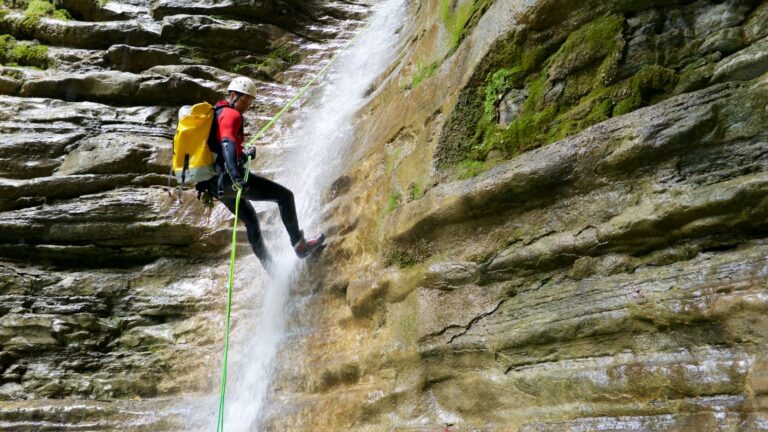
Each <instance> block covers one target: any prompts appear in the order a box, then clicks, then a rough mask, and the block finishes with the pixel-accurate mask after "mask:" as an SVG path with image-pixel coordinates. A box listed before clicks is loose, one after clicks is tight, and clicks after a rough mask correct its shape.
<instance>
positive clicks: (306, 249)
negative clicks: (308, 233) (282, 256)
mask: <svg viewBox="0 0 768 432" xmlns="http://www.w3.org/2000/svg"><path fill="white" fill-rule="evenodd" d="M323 242H325V234H320V236H319V237H317V238H315V239H312V240H305V239H304V234H303V233H302V236H301V240H299V241H298V242H296V244H295V245H293V250H294V251H295V252H296V255H297V256H298V257H299V258H306V257H308V256H310V255H312V252H314V251H316V250H317V249H318V248H320V247H322V246H323Z"/></svg>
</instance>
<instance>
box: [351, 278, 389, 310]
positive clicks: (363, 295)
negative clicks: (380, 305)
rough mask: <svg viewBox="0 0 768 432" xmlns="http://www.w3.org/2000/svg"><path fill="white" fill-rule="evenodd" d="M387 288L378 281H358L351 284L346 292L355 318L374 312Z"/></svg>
mask: <svg viewBox="0 0 768 432" xmlns="http://www.w3.org/2000/svg"><path fill="white" fill-rule="evenodd" d="M384 289H385V287H383V286H381V284H379V283H377V282H376V281H372V280H367V279H357V280H353V281H351V282H350V283H349V285H348V286H347V290H346V298H347V304H348V305H349V307H350V308H351V309H352V313H353V314H355V316H358V317H362V316H366V315H368V314H370V313H372V312H373V311H374V308H375V306H376V305H375V301H376V299H378V298H379V295H380V294H381V293H382V292H383V290H384Z"/></svg>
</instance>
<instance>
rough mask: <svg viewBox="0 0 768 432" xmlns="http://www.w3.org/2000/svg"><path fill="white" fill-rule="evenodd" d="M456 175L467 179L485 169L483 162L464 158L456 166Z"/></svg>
mask: <svg viewBox="0 0 768 432" xmlns="http://www.w3.org/2000/svg"><path fill="white" fill-rule="evenodd" d="M457 171H458V177H459V178H460V179H468V178H470V177H474V176H476V175H478V174H480V173H482V172H483V171H485V163H484V162H481V161H477V160H471V159H470V160H465V161H462V162H460V163H459V164H458V166H457Z"/></svg>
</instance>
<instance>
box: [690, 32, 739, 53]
mask: <svg viewBox="0 0 768 432" xmlns="http://www.w3.org/2000/svg"><path fill="white" fill-rule="evenodd" d="M744 46H745V42H744V38H743V36H742V29H741V27H732V28H727V29H722V30H718V31H716V32H715V33H712V34H711V35H710V36H709V37H708V38H707V39H706V40H705V41H704V43H703V44H702V45H701V47H700V48H699V51H701V52H702V53H705V54H706V53H710V52H715V51H719V52H721V53H723V54H725V55H728V54H731V53H733V52H735V51H738V50H740V49H742V48H744Z"/></svg>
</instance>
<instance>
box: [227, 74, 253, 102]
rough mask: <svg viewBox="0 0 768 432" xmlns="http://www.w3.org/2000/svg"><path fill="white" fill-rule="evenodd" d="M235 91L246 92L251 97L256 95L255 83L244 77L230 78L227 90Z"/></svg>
mask: <svg viewBox="0 0 768 432" xmlns="http://www.w3.org/2000/svg"><path fill="white" fill-rule="evenodd" d="M231 91H236V92H238V93H242V94H247V95H248V96H251V97H254V98H255V97H256V84H255V83H254V82H253V81H252V80H251V79H250V78H246V77H238V78H235V79H233V80H232V82H231V83H229V87H227V92H231Z"/></svg>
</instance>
